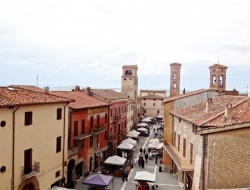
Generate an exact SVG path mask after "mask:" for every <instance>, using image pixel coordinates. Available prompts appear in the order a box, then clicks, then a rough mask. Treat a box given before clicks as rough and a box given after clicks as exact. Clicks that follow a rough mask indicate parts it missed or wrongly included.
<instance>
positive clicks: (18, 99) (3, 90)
mask: <svg viewBox="0 0 250 190" xmlns="http://www.w3.org/2000/svg"><path fill="white" fill-rule="evenodd" d="M72 101H74V100H72V99H69V98H64V97H60V96H55V95H52V94H45V93H43V92H38V91H32V90H28V89H24V88H20V87H0V107H10V106H19V105H33V104H49V103H63V102H72Z"/></svg>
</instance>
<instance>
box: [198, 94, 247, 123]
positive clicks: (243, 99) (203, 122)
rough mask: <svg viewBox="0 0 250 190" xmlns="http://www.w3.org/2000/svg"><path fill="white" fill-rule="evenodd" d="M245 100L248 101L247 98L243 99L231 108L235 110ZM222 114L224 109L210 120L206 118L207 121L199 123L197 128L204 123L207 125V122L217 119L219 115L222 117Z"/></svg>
mask: <svg viewBox="0 0 250 190" xmlns="http://www.w3.org/2000/svg"><path fill="white" fill-rule="evenodd" d="M247 99H248V97H247V98H245V99H243V100H241V101H239V102H238V103H236V104H234V105H232V108H235V107H236V106H238V105H240V104H242V103H243V102H244V101H246V100H247ZM224 113H225V109H224V110H223V111H221V112H219V113H218V114H216V115H214V116H213V117H210V118H208V119H207V120H205V121H203V122H201V123H200V124H199V126H201V125H203V124H205V123H207V122H209V121H211V120H213V119H215V118H216V117H218V116H220V115H222V114H224Z"/></svg>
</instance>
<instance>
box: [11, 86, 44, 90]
mask: <svg viewBox="0 0 250 190" xmlns="http://www.w3.org/2000/svg"><path fill="white" fill-rule="evenodd" d="M11 87H13V88H15V87H19V88H23V89H26V90H32V91H37V92H44V89H42V88H39V87H37V86H29V85H11Z"/></svg>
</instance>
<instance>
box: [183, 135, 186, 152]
mask: <svg viewBox="0 0 250 190" xmlns="http://www.w3.org/2000/svg"><path fill="white" fill-rule="evenodd" d="M183 156H184V157H186V139H185V138H183Z"/></svg>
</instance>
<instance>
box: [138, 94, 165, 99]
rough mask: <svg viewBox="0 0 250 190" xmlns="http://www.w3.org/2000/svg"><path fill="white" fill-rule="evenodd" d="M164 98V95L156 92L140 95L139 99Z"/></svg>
mask: <svg viewBox="0 0 250 190" xmlns="http://www.w3.org/2000/svg"><path fill="white" fill-rule="evenodd" d="M144 98H145V99H164V98H165V97H162V96H159V95H156V94H147V95H146V96H142V97H141V98H140V99H144Z"/></svg>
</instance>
